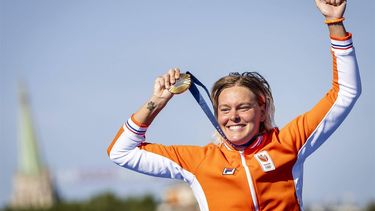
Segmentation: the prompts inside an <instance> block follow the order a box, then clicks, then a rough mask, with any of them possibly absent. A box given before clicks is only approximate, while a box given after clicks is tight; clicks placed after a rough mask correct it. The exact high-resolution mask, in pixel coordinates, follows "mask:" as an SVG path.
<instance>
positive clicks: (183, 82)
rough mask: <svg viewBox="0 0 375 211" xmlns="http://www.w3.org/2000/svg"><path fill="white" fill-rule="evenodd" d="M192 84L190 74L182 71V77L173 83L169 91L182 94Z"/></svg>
mask: <svg viewBox="0 0 375 211" xmlns="http://www.w3.org/2000/svg"><path fill="white" fill-rule="evenodd" d="M190 85H191V78H190V75H189V74H186V73H181V74H180V78H179V79H177V80H176V83H175V84H173V85H172V86H171V87H170V88H169V91H170V92H171V93H173V94H181V93H183V92H185V91H186V90H188V89H189V88H190Z"/></svg>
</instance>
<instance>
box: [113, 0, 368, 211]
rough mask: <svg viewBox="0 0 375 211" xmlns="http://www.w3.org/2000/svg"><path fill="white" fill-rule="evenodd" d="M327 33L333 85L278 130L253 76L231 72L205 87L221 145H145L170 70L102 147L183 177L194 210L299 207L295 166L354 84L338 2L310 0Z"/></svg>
mask: <svg viewBox="0 0 375 211" xmlns="http://www.w3.org/2000/svg"><path fill="white" fill-rule="evenodd" d="M315 2H316V5H317V7H318V8H319V9H320V11H321V12H322V14H323V15H324V16H325V18H326V24H327V25H328V28H329V32H330V36H331V43H332V46H331V52H332V56H333V85H332V88H331V89H330V90H329V91H328V93H327V94H326V95H325V96H324V97H323V98H322V99H321V100H320V101H319V102H318V103H317V104H316V105H315V106H314V107H313V108H312V109H311V110H310V111H308V112H306V113H304V114H302V115H300V116H298V117H297V118H295V119H294V120H292V121H291V122H289V123H288V124H287V125H286V126H285V127H284V128H282V129H281V130H279V129H278V128H276V127H275V126H274V124H273V100H272V95H271V91H270V88H269V86H268V83H267V81H265V80H264V78H263V77H261V76H260V75H259V74H257V73H244V74H242V75H240V74H231V75H229V76H226V77H223V78H221V79H220V80H218V81H217V82H216V83H215V85H214V87H213V90H212V96H211V97H212V100H213V103H214V110H215V114H216V117H217V121H218V123H219V125H220V127H221V129H222V130H223V132H224V134H225V136H226V139H222V142H221V144H218V145H215V144H208V145H206V146H204V147H199V146H164V145H160V144H150V143H146V142H145V133H146V130H147V127H148V126H149V125H150V124H151V123H152V121H153V119H154V118H155V117H156V115H157V114H158V113H159V112H160V110H162V109H163V108H164V106H165V105H166V104H167V103H168V101H169V100H170V99H171V98H172V97H173V94H172V93H170V92H169V91H168V89H169V88H170V86H171V85H173V84H174V83H175V81H176V79H178V78H179V76H180V71H179V69H177V68H176V69H171V70H169V71H168V73H166V74H165V75H163V76H162V77H159V78H157V79H156V81H155V85H154V92H153V95H152V97H151V98H150V100H149V101H148V102H147V103H146V104H145V105H144V106H143V107H141V108H140V109H139V110H138V111H137V112H136V113H134V114H133V116H132V117H131V118H130V119H129V120H128V121H127V122H126V123H125V124H124V126H123V127H122V128H120V131H119V132H118V134H117V136H116V137H115V139H114V140H113V142H112V143H111V145H110V146H109V147H108V155H109V156H110V158H111V159H112V160H113V161H114V162H115V163H117V164H118V165H120V166H122V167H125V168H128V169H131V170H135V171H137V172H141V173H144V174H148V175H153V176H158V177H166V178H175V179H180V180H184V181H186V182H187V183H188V184H189V185H190V187H191V188H192V190H193V192H194V194H195V197H196V199H197V201H198V204H199V206H200V209H201V210H301V209H303V204H302V177H303V163H304V161H305V159H306V158H307V157H308V156H309V155H310V154H311V153H312V152H314V151H315V150H316V149H317V148H318V147H319V146H320V145H321V144H322V143H323V142H324V141H326V140H327V138H328V137H329V136H330V135H331V134H332V133H333V132H334V130H335V129H336V128H337V127H338V126H339V125H340V124H341V122H342V121H343V120H344V118H345V117H346V116H347V114H348V113H349V112H350V110H351V108H352V107H353V105H354V103H355V101H356V100H357V98H358V97H359V95H360V92H361V87H360V86H361V85H360V78H359V72H358V67H357V63H356V58H355V53H354V49H353V46H352V42H351V34H350V33H347V32H346V30H345V28H344V25H343V14H344V11H345V7H346V2H345V1H343V0H316V1H315Z"/></svg>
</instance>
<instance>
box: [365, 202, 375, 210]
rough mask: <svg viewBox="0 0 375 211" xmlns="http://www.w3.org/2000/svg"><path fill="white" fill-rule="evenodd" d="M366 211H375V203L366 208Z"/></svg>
mask: <svg viewBox="0 0 375 211" xmlns="http://www.w3.org/2000/svg"><path fill="white" fill-rule="evenodd" d="M366 211H375V201H373V202H370V203H369V204H368V205H367V207H366Z"/></svg>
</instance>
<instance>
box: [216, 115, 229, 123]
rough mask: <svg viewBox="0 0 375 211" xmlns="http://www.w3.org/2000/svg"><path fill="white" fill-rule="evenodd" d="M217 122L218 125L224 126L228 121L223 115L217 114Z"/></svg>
mask: <svg viewBox="0 0 375 211" xmlns="http://www.w3.org/2000/svg"><path fill="white" fill-rule="evenodd" d="M217 121H218V123H219V124H221V125H222V124H225V123H226V122H227V121H228V117H227V116H225V115H223V114H220V113H218V114H217Z"/></svg>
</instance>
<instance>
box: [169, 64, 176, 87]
mask: <svg viewBox="0 0 375 211" xmlns="http://www.w3.org/2000/svg"><path fill="white" fill-rule="evenodd" d="M175 72H176V68H172V69H170V70H169V71H168V75H169V81H170V83H171V84H174V83H176V78H175Z"/></svg>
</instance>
